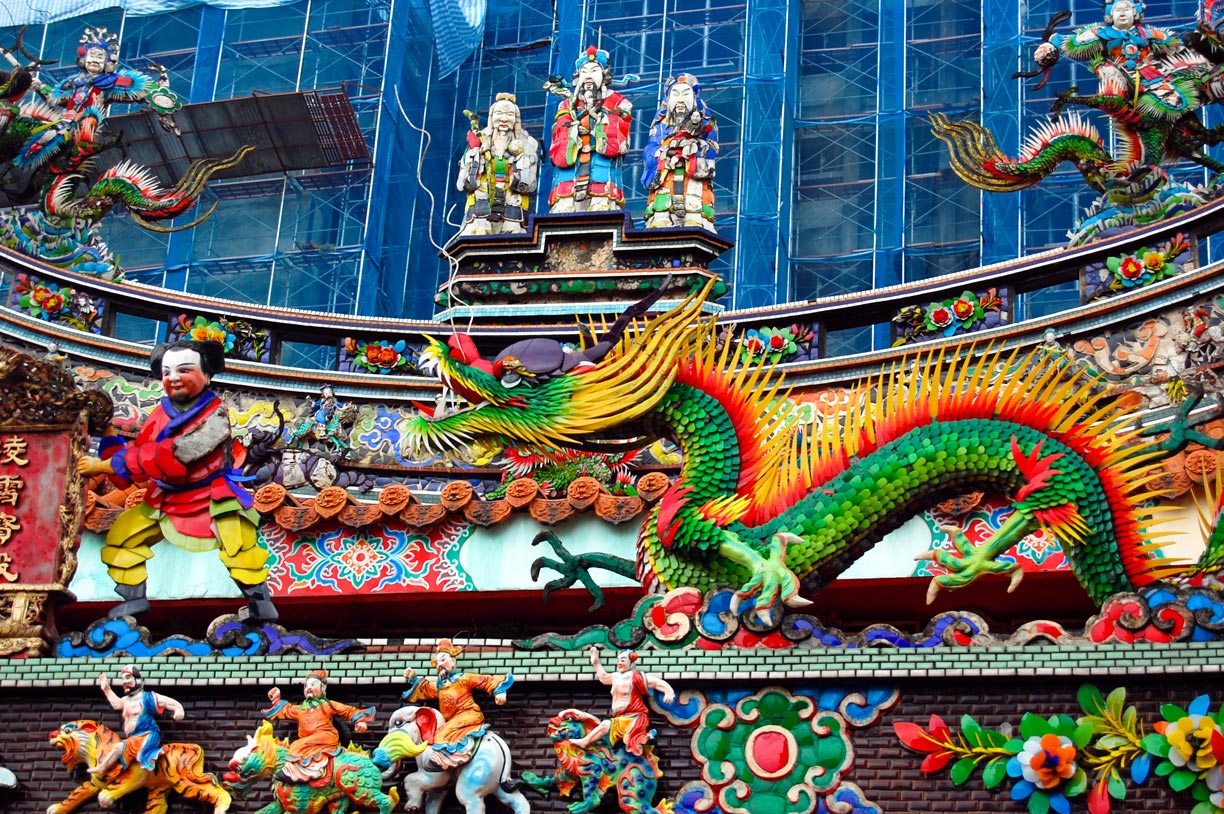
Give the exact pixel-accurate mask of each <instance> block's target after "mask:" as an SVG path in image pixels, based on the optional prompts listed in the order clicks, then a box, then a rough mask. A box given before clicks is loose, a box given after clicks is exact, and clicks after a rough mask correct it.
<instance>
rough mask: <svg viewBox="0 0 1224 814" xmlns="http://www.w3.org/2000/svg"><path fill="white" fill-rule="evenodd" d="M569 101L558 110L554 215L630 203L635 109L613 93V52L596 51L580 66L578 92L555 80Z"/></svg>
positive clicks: (552, 150)
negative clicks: (627, 185)
mask: <svg viewBox="0 0 1224 814" xmlns="http://www.w3.org/2000/svg"><path fill="white" fill-rule="evenodd" d="M545 88H547V89H549V90H551V91H553V92H554V93H560V94H561V95H562V96H563V98H562V100H561V104H560V106H559V107H558V108H557V118H556V122H555V124H554V125H553V129H552V144H551V145H550V146H549V148H548V157H549V158H550V159H552V163H553V165H554V166H556V167H557V172H556V174H555V177H554V183H553V188H552V192H551V193H550V194H549V196H548V204H549V207H550V209H549V211H550V212H583V211H591V212H597V211H608V210H611V209H620V208H621V207H622V206H624V204H625V193H624V190H622V189H621V186H620V165H621V157H622V156H624V154H625V153H626V152H628V150H629V124H630V122H631V121H632V120H633V105H632V104H631V103H630V102H629V100H628V99H626V98H625V97H624V96H621V95H620V94H619V93H617V92H616V91H614V90H612V70H611V65H610V59H609V56H608V52H607V51H604V50H602V49H599V48H596V47H595V46H590V47H589V48H587V49H586V51H585V52H583V54H582V56H580V57H578V60H577V61H576V62H575V63H574V89H573V92H572V93H570V92H567V91H562V90H560V88H559V83H558V82H556V81H550V82H549V84H548V85H545Z"/></svg>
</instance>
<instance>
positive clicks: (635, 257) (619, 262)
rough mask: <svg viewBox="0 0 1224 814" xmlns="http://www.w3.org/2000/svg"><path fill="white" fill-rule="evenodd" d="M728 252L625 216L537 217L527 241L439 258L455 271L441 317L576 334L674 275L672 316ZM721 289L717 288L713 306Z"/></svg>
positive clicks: (699, 232) (466, 246)
mask: <svg viewBox="0 0 1224 814" xmlns="http://www.w3.org/2000/svg"><path fill="white" fill-rule="evenodd" d="M731 245H732V244H731V243H730V242H729V241H726V240H723V239H722V238H720V237H718V236H717V235H715V234H713V233H712V232H709V231H707V230H705V229H700V228H676V229H638V228H634V226H633V225H632V222H631V219H630V217H629V215H628V213H626V212H624V211H613V212H576V213H570V214H564V215H536V216H534V217H533V218H531V220H530V221H529V222H528V226H527V231H526V232H524V233H521V234H511V235H507V234H500V235H480V236H460V237H456V238H455V239H454V240H452V241H451V242H450V244H449V245H448V246H447V247H446V251H445V252H444V255H443V256H444V257H448V258H449V260H450V262H452V264H453V269H454V271H453V273H452V274H451V276H450V279H449V280H447V281H446V282H445V283H444V284H443V285H441V286H440V287H439V289H438V294H437V296H436V297H435V302H437V304H438V306H439V308H440V311H439V313H438V314H437V315H436V316H435V319H437V320H438V321H440V322H441V321H451V320H456V321H457V320H462V321H464V322H471V323H472V324H474V325H516V324H528V323H530V324H536V325H539V324H550V323H564V324H566V325H568V326H572V325H573V319H574V316H575V315H579V316H583V317H586V316H598V315H601V314H603V315H608V316H610V317H612V318H615V316H616V315H617V314H619V313H620V312H621V311H623V310H624V309H625V308H626V307H627V306H628V305H630V304H631V303H634V302H637V301H638V300H640V299H642V298H643V297H644V296H646V295H647V294H648V293H649V292H651V291H654V290H656V289H658V287H659V286H660V285H661V284H662V283H663V281H664V280H665V279H666V278H667V276H668V275H671V281H670V282H669V283H668V289H667V292H666V293H665V294H664V296H663V299H662V300H660V302H659V304H658V306H657V308H658V309H659V310H667V309H668V308H670V307H672V306H673V305H675V304H676V303H678V302H680V301H681V300H682V299H683V298H684V297H685V296H686V295H687V294H688V293H689V292H690V291H693V290H695V289H697V288H700V287H701V286H702V285H704V284H705V282H706V280H707V279H709V278H711V277H714V276H716V275H715V273H714V272H711V271H710V268H709V267H710V264H711V263H712V262H713V261H714V260H716V259H717V258H718V256H719V255H720V254H722V253H723V252H724V251H726V250H727V249H729V248H730V247H731ZM724 290H725V286H724V285H723V284H722V283H721V282H719V283H717V286H716V290H715V292H714V297H711V298H710V299H711V300H713V299H715V298H716V297H718V296H720V295H721V294H722V293H723V291H724ZM706 310H707V312H708V313H717V312H719V311H721V310H722V306H719V305H717V304H714V303H712V302H708V303H707V304H706Z"/></svg>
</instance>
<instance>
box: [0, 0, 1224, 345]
mask: <svg viewBox="0 0 1224 814" xmlns="http://www.w3.org/2000/svg"><path fill="white" fill-rule="evenodd" d="M82 2H85V0H82ZM60 5H61V6H63V7H65V8H66V7H67V5H66V4H63V3H61V4H60ZM180 5H182V4H180ZM224 5H225V4H219V3H213V4H209V5H203V6H201V5H187V6H185V7H180V8H178V10H176V11H172V12H169V13H161V14H154V15H152V16H136V15H134V14H131V13H128V14H125V13H124V12H123V11H122V10H121V9H119V8H109V9H106V10H103V11H96V12H91V13H90V14H88V15H87V16H84V17H73V18H70V19H64V20H59V21H57V22H49V23H45V24H42V25H38V26H35V27H33V28H31V29H30V30H29V31H28V32H27V34H26V42H27V44H30V45H33V46H35V47H36V48H37V49H38V50H39V52H40V53H41V54H42V55H43V56H45V57H48V58H52V59H58V60H60V65H59V66H56V67H53V68H50V69H48V71H47V72H46V74H47V76H48V77H49V78H56V77H61V76H66V75H67V74H68V73H70V72H71V71H72V61H73V59H74V51H75V46H76V39H77V37H78V36H79V35H80V32H81V30H82V29H83V28H84V26H86V25H105V26H107V27H108V28H110V29H112V30H115V31H119V32H121V34H122V36H123V43H124V57H123V58H124V60H125V61H127V62H129V63H130V64H134V65H135V66H136V67H142V66H143V65H146V64H147V63H148V62H150V61H157V62H159V63H161V64H164V65H166V66H167V68H168V69H169V70H170V75H171V79H172V81H173V83H174V85H175V87H177V88H179V89H180V92H183V91H186V92H187V93H188V94H189V96H190V99H191V100H192V101H204V100H208V99H214V98H229V97H232V96H236V95H247V94H250V93H253V92H273V91H277V90H292V89H311V88H316V87H336V86H343V87H344V88H345V89H346V92H347V93H348V95H349V98H350V99H351V100H352V102H353V104H354V107H355V109H356V110H357V112H358V118H359V121H360V123H361V126H362V132H363V134H364V135H365V137H366V141H367V145H368V146H369V148H370V150H371V154H372V156H373V160H372V162H370V164H369V165H362V166H355V167H349V168H344V171H343V172H342V173H333V174H331V175H330V176H329V175H328V174H327V173H307V174H305V175H303V176H302V177H299V178H290V179H284V178H256V179H243V180H242V181H238V182H225V183H224V184H217V185H214V186H213V187H212V188H211V189H210V191H209V192H208V193H207V196H208V198H207V200H208V202H209V203H212V202H214V201H216V202H218V203H219V207H218V210H217V215H216V216H215V217H214V219H213V220H212V221H210V222H208V223H206V224H204V225H203V226H201V227H199V228H197V229H195V230H193V231H192V232H189V233H183V234H180V235H174V236H169V237H167V236H164V235H151V234H149V233H146V232H143V231H141V230H139V229H137V228H136V227H135V226H134V225H133V224H132V223H131V222H129V221H127V220H124V219H122V218H114V219H109V220H108V221H106V223H105V226H104V232H105V237H106V238H107V240H108V241H109V242H110V243H111V245H112V246H113V247H114V248H115V249H116V250H118V251H119V252H120V255H121V257H122V259H123V261H124V263H125V265H127V266H128V267H129V268H132V269H134V270H135V273H136V274H137V276H139V277H140V279H144V280H147V281H151V282H158V283H161V284H163V285H166V286H169V287H174V288H181V289H186V290H192V291H208V292H210V293H215V294H217V295H218V296H226V297H233V298H238V299H246V300H250V301H254V302H269V303H276V304H284V305H288V306H290V307H297V308H312V309H326V310H339V311H350V312H358V313H363V314H371V315H386V316H408V317H429V316H431V315H432V314H433V313H434V311H435V306H434V304H433V297H434V294H435V292H436V290H437V287H438V285H439V284H440V283H441V282H443V281H444V280H445V278H446V275H447V273H448V267H447V264H446V263H445V262H444V261H443V260H442V259H441V258H440V257H439V256H438V249H437V247H438V246H440V245H442V244H445V243H446V241H447V240H449V239H450V238H451V236H453V235H454V233H455V232H456V230H457V228H458V223H459V221H460V220H461V218H462V209H463V196H462V194H461V193H459V192H458V191H457V190H456V189H455V188H454V180H455V179H454V175H455V171H456V170H455V168H456V162H457V159H458V157H459V154H460V152H461V149H462V145H463V141H464V133H465V131H466V130H467V128H468V126H469V125H468V121H467V119H466V117H465V116H464V115H463V110H464V109H465V108H467V109H472V110H475V111H478V112H479V113H480V114H481V116H482V117H483V116H484V112H485V111H486V110H487V109H488V106H489V104H490V102H491V101H492V100H493V99H494V97H495V95H496V94H497V93H499V92H511V93H514V94H516V96H517V99H518V103H519V105H520V108H521V110H522V114H523V119H524V122H525V124H526V126H527V127H528V129H529V130H531V131H532V132H533V133H534V134H535V135H536V136H537V138H538V139H539V140H540V142H541V145H542V146H543V147H545V148H547V145H548V140H549V139H548V135H547V132H548V125H549V124H550V123H551V121H552V117H553V115H554V113H555V111H556V105H557V98H556V97H555V96H551V95H549V94H548V93H547V92H545V91H544V90H543V89H542V85H543V83H544V80H545V79H546V78H547V77H548V76H549V75H551V74H564V75H568V74H569V72H570V71H571V70H572V65H573V60H574V58H575V56H576V55H577V54H578V53H579V52H580V51H581V49H583V48H584V47H586V46H587V45H588V44H599V45H600V46H602V47H603V48H605V49H607V50H608V51H609V52H611V55H612V61H613V67H614V71H615V73H616V74H617V75H618V76H622V75H625V74H634V75H636V76H637V77H638V79H637V80H636V81H633V82H631V83H630V84H628V85H626V86H624V87H623V88H620V90H621V92H622V93H623V95H624V96H625V97H626V98H628V99H629V100H630V101H632V102H633V104H634V108H635V118H636V121H635V123H634V127H633V131H632V136H631V141H630V148H631V149H630V154H629V156H628V158H627V160H626V170H625V183H626V188H627V191H628V193H629V195H628V202H627V208H628V210H629V211H630V213H631V214H632V215H633V216H634V217H635V219H637V221H638V223H640V222H641V216H642V212H643V209H644V206H645V193H644V191H643V190H641V188H640V184H639V179H640V175H641V151H642V148H643V146H644V142H645V140H646V137H647V130H648V123H649V120H650V118H651V117H652V115H653V113H654V111H655V109H656V107H657V105H658V102H659V95H660V91H661V89H662V87H663V85H664V83H665V82H666V80H667V79H668V78H669V77H670V76H672V75H674V74H676V73H679V72H690V73H693V74H696V75H697V76H698V77H699V78H700V80H701V81H702V86H703V90H702V93H703V96H704V98H705V100H706V102H707V104H708V106H709V108H710V109H711V110H712V111H713V112H714V113H715V114H716V115H717V117H718V125H719V135H720V142H721V145H722V150H721V154H720V156H719V161H718V169H717V177H716V183H715V192H716V195H717V217H716V224H717V226H718V229H719V232H720V233H721V234H722V235H724V236H725V237H728V238H730V239H733V240H734V241H735V242H736V247H735V248H734V249H732V250H731V251H729V252H727V253H726V254H725V255H724V256H723V257H722V258H721V259H720V260H719V261H718V262H717V264H716V266H715V268H716V270H717V271H719V272H720V273H721V274H723V276H724V277H725V278H726V279H727V281H728V283H729V285H730V291H729V293H728V294H727V296H726V297H725V298H724V303H725V304H726V305H728V306H730V307H736V308H746V307H754V306H761V305H767V304H770V303H774V302H780V301H786V300H802V299H807V298H812V297H818V296H820V297H823V296H830V295H836V294H843V293H847V292H852V291H862V290H867V289H870V288H874V287H880V286H886V285H892V284H896V283H902V282H907V281H913V280H920V279H924V278H928V277H932V276H936V275H940V274H946V273H949V272H954V271H958V270H962V269H965V268H968V267H972V266H975V265H978V264H980V263H989V262H994V261H997V260H1002V259H1006V258H1010V257H1014V256H1017V255H1019V254H1023V253H1027V252H1032V251H1037V250H1040V249H1044V248H1048V247H1051V246H1058V245H1063V244H1064V243H1065V240H1066V231H1067V229H1068V228H1069V227H1070V226H1071V225H1072V223H1073V222H1074V221H1075V219H1076V218H1077V217H1078V216H1079V214H1080V212H1082V210H1083V208H1084V207H1085V206H1086V205H1087V204H1088V203H1089V202H1090V201H1091V200H1092V197H1093V196H1092V195H1091V193H1090V192H1089V191H1088V190H1087V188H1086V187H1085V185H1084V184H1083V182H1082V180H1081V179H1080V177H1079V175H1078V173H1076V172H1075V171H1074V170H1073V169H1069V168H1063V169H1061V170H1060V171H1059V172H1057V173H1056V174H1055V175H1054V176H1053V177H1052V178H1051V179H1049V180H1048V181H1047V182H1044V183H1042V184H1041V185H1039V186H1037V187H1035V188H1033V189H1030V190H1026V191H1025V192H1023V193H1020V194H1010V195H1007V194H987V193H981V192H979V191H978V190H976V189H973V188H971V187H968V186H967V185H966V184H964V183H963V182H962V181H960V179H958V178H957V177H956V176H955V175H954V174H953V172H952V171H951V169H950V168H949V165H948V160H947V156H946V152H945V148H944V146H943V144H942V143H941V142H939V141H938V140H937V139H935V138H934V137H933V136H932V135H931V133H930V126H929V116H930V114H931V113H933V112H940V113H945V114H947V115H949V116H951V117H952V118H958V119H959V118H972V119H974V120H976V121H979V122H981V123H982V124H983V125H985V126H986V127H988V128H989V129H990V130H991V131H992V132H993V133H994V135H995V138H996V140H997V142H998V143H999V145H1000V147H1001V148H1002V149H1003V150H1004V151H1006V152H1008V153H1009V154H1015V153H1016V152H1018V150H1019V148H1020V144H1021V142H1022V140H1023V138H1024V137H1025V134H1026V133H1027V132H1028V130H1029V129H1030V127H1032V126H1033V125H1034V124H1035V123H1037V122H1040V121H1043V120H1045V118H1046V116H1047V115H1048V112H1049V109H1050V104H1051V103H1052V102H1053V100H1054V95H1055V94H1056V93H1057V92H1058V91H1060V90H1064V89H1066V88H1068V87H1070V86H1071V85H1072V84H1080V85H1081V86H1083V85H1085V84H1095V81H1096V80H1095V77H1093V76H1092V75H1091V73H1090V72H1088V71H1087V69H1086V68H1085V67H1084V66H1082V65H1076V64H1071V63H1069V61H1067V60H1064V61H1063V62H1062V63H1060V64H1059V65H1058V66H1057V67H1056V68H1055V70H1054V72H1053V74H1052V76H1051V79H1050V82H1049V84H1048V85H1047V86H1046V88H1045V89H1043V90H1041V91H1032V90H1030V89H1029V88H1028V87H1026V84H1025V83H1023V82H1021V81H1018V80H1013V79H1012V78H1011V75H1012V73H1013V72H1014V71H1016V70H1018V69H1020V68H1024V67H1029V66H1030V65H1031V57H1032V52H1033V49H1034V47H1035V46H1036V44H1037V41H1038V39H1039V38H1040V35H1041V32H1042V29H1043V28H1044V27H1045V25H1046V23H1047V21H1048V20H1049V19H1050V17H1051V16H1052V15H1053V14H1054V13H1055V12H1057V11H1059V10H1061V9H1062V8H1064V7H1067V6H1068V5H1069V6H1070V10H1071V11H1072V12H1073V15H1074V16H1073V18H1072V20H1071V21H1070V22H1069V23H1066V24H1065V25H1064V26H1063V27H1062V29H1061V30H1062V31H1063V32H1064V33H1065V32H1069V31H1071V30H1072V29H1073V28H1074V27H1075V26H1078V25H1084V24H1087V23H1089V22H1094V21H1097V20H1100V18H1101V6H1100V4H1099V2H1097V1H1096V0H1074V2H1070V3H1068V0H905V2H901V0H700V1H697V0H557V2H555V3H554V2H551V0H499V1H498V2H496V3H488V4H487V8H486V9H485V13H484V19H483V25H484V28H483V35H482V37H481V38H480V39H479V47H477V48H476V49H475V50H474V51H473V52H472V53H471V54H470V55H468V56H467V57H466V58H463V57H462V52H463V48H466V47H467V45H465V43H464V41H463V40H464V38H465V37H467V38H468V39H472V38H474V37H475V35H474V34H473V33H472V32H473V31H475V30H476V29H475V28H474V27H471V26H469V27H468V28H469V30H464V31H460V30H459V29H460V28H462V27H463V26H460V25H459V23H460V22H463V21H464V20H466V21H471V20H474V19H475V18H476V17H478V16H479V14H477V13H476V12H478V11H479V8H478V7H479V6H481V5H483V4H482V3H481V2H479V0H398V2H395V3H394V4H392V3H391V2H390V1H389V0H328V2H326V3H319V2H315V3H313V4H312V3H309V2H307V0H298V2H294V3H287V4H281V5H280V6H279V7H277V8H272V9H265V8H252V7H250V6H254V5H259V4H255V3H239V2H233V3H229V4H228V5H229V6H230V8H225V7H224ZM240 5H241V6H245V7H243V8H238V7H237V6H240ZM444 6H445V8H443V7H444ZM1146 6H1147V10H1146V20H1147V22H1148V23H1149V24H1154V25H1161V26H1165V27H1169V26H1175V25H1182V26H1184V25H1186V24H1188V23H1189V22H1190V21H1192V19H1193V16H1194V14H1195V12H1196V10H1197V7H1198V2H1197V0H1164V1H1163V2H1162V1H1161V0H1150V2H1148V3H1147V4H1146ZM440 10H442V11H447V12H448V13H450V12H455V14H458V15H460V16H462V18H463V19H462V20H461V19H460V16H454V15H452V16H450V17H446V19H448V20H450V21H451V22H450V23H448V25H451V23H454V26H452V27H451V28H450V29H448V31H449V33H447V34H446V36H444V37H443V40H444V42H443V43H442V45H443V46H446V47H445V48H443V50H444V51H445V52H446V63H447V64H446V65H444V66H440V63H439V57H438V47H439V43H438V41H437V38H436V37H435V36H434V33H435V31H434V24H435V23H434V21H435V19H439V17H438V13H439V11H440ZM444 16H445V15H444ZM3 23H4V20H3V18H0V25H2V24H3ZM464 25H466V23H464ZM15 32H16V28H15V27H7V28H0V38H2V39H3V40H4V41H11V39H12V37H13V36H14V34H15ZM473 41H475V40H473ZM467 44H471V43H467ZM461 58H462V62H461V64H460V65H459V67H458V69H457V70H453V71H448V68H449V67H450V66H451V64H452V63H453V61H454V60H456V59H461ZM1030 84H1031V83H1030ZM1204 115H1205V116H1206V118H1207V121H1208V123H1210V124H1218V123H1220V121H1221V120H1222V119H1224V117H1221V115H1220V114H1219V113H1217V112H1216V111H1214V110H1207V111H1205V113H1204ZM1101 129H1102V130H1104V129H1105V128H1104V126H1103V124H1102V125H1101ZM426 133H427V134H428V137H426V135H425V134H426ZM543 167H544V172H543V175H542V178H541V188H542V189H543V190H547V188H548V187H549V185H550V182H551V169H550V165H549V164H548V162H547V161H545V162H544V164H543ZM1177 175H1178V176H1179V177H1187V178H1192V179H1194V180H1196V181H1201V180H1204V179H1205V177H1206V176H1205V173H1204V171H1202V170H1201V169H1198V168H1195V167H1189V168H1185V169H1179V170H1178V171H1177ZM544 206H545V204H542V203H541V202H539V201H537V211H539V210H540V209H542V208H544ZM1211 250H1214V245H1211ZM1075 296H1076V293H1075V292H1074V291H1073V290H1070V289H1067V290H1061V291H1047V292H1042V293H1041V295H1040V296H1036V297H1029V298H1026V299H1025V300H1024V301H1022V302H1020V303H1018V307H1019V309H1020V313H1021V315H1029V316H1031V315H1037V314H1040V313H1043V312H1046V311H1049V310H1052V309H1056V308H1060V307H1065V305H1066V304H1068V303H1070V302H1073V301H1074V298H1075ZM887 339H888V338H887V337H886V336H883V335H872V334H871V332H866V333H864V332H857V333H853V334H847V335H844V336H842V335H838V336H836V337H834V338H833V341H834V344H836V345H837V346H838V347H841V348H843V349H866V348H869V347H871V346H873V345H875V346H877V347H878V346H880V344H881V343H884V342H887Z"/></svg>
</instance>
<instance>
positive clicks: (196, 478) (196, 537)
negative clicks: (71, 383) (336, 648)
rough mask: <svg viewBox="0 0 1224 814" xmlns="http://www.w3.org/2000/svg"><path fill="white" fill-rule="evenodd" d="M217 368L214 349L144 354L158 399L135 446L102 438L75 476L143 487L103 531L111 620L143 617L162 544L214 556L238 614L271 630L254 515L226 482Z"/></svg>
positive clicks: (177, 347)
mask: <svg viewBox="0 0 1224 814" xmlns="http://www.w3.org/2000/svg"><path fill="white" fill-rule="evenodd" d="M224 369H225V355H224V351H223V350H222V347H221V345H220V344H219V343H217V342H197V341H194V340H178V341H176V342H173V343H171V344H169V345H160V346H158V347H157V349H155V350H154V351H153V356H152V359H151V370H152V373H153V375H154V376H155V377H160V378H161V380H162V386H163V388H164V389H165V392H166V395H165V397H164V398H163V399H162V400H161V403H160V404H158V406H157V407H155V408H154V409H153V413H152V414H151V415H150V416H149V418H148V420H147V421H145V424H144V426H143V427H142V428H141V430H140V434H139V435H138V436H137V437H136V440H135V441H134V442H132V443H129V444H126V445H125V444H124V443H123V442H121V441H120V440H119V439H118V438H117V437H116V436H107V437H105V438H103V439H102V442H101V444H100V445H99V453H100V455H101V456H102V457H101V458H92V457H83V458H81V459H80V461H79V462H78V464H77V471H79V472H80V473H81V474H83V475H110V476H113V477H114V479H116V480H117V481H120V482H122V483H124V484H127V483H137V484H140V485H142V486H145V487H146V490H147V491H146V492H145V496H144V499H143V500H142V501H141V503H140V505H139V506H136V507H133V508H131V509H128V510H127V511H125V512H124V513H123V514H121V515H120V516H119V518H118V519H117V520H116V521H115V523H114V525H113V526H111V529H110V532H109V533H108V534H107V535H106V542H105V544H104V545H103V547H102V561H103V562H104V563H106V565H107V567H108V572H109V573H110V576H111V578H112V579H114V580H115V592H116V593H118V594H119V595H120V596H122V597H123V599H124V601H123V602H121V603H120V604H118V605H116V606H115V607H114V608H111V610H110V612H109V613H108V614H107V615H108V616H110V617H112V618H113V617H117V616H123V615H128V614H138V613H144V612H145V611H147V610H148V609H149V601H148V599H147V597H146V593H145V590H146V579H147V571H146V567H145V561H146V560H148V559H150V558H151V557H152V556H153V549H152V546H153V545H154V544H156V543H158V542H160V541H161V540H166V541H168V542H170V543H171V544H172V545H175V546H178V547H179V548H183V549H186V550H188V551H210V550H214V549H217V550H219V551H220V555H221V562H223V563H224V564H225V566H226V568H228V569H229V573H230V576H231V577H232V578H233V580H234V582H236V583H237V584H238V588H239V589H240V590H241V591H242V594H243V596H244V597H246V600H247V606H246V608H244V609H243V613H245V615H246V616H248V617H249V618H250V619H251V620H261V621H274V620H275V619H276V618H277V612H276V607H275V606H274V605H273V604H272V596H271V594H270V593H269V591H268V585H267V578H268V567H267V563H268V556H269V553H268V549H267V548H266V547H265V546H264V545H263V544H262V543H261V542H260V541H259V538H258V536H257V534H256V527H257V525H258V523H259V515H258V513H256V512H255V511H254V509H252V508H251V504H252V499H251V495H250V493H248V492H247V491H246V490H245V489H244V488H243V487H242V486H241V485H240V484H238V483H237V482H236V481H235V480H234V479H233V474H234V473H233V471H232V469H231V465H230V464H231V457H230V456H231V444H230V423H229V414H228V412H227V410H226V408H225V405H224V404H222V403H221V399H220V398H218V397H217V395H216V394H215V393H213V392H212V391H211V390H209V389H208V385H209V383H210V382H211V381H212V377H213V376H214V375H216V374H217V373H220V372H221V371H223V370H224Z"/></svg>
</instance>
